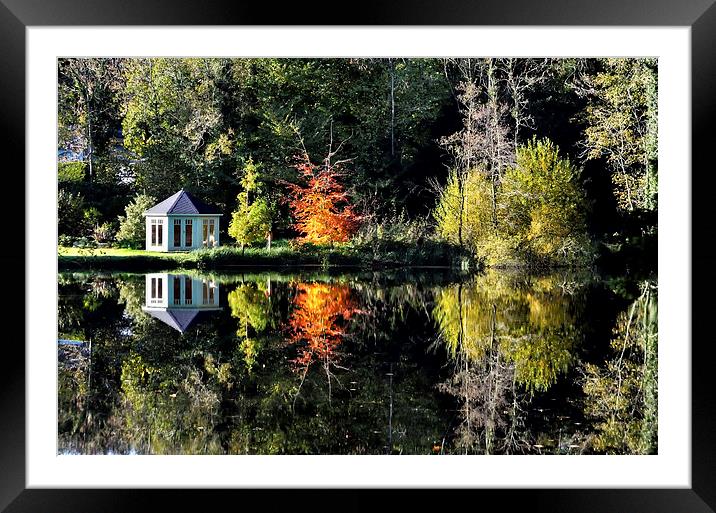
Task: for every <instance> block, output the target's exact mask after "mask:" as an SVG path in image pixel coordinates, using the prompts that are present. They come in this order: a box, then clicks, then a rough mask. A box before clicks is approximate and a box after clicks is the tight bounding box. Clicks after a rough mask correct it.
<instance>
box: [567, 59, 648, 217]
mask: <svg viewBox="0 0 716 513" xmlns="http://www.w3.org/2000/svg"><path fill="white" fill-rule="evenodd" d="M600 64H601V65H602V68H603V69H602V71H600V72H598V73H596V74H593V75H591V74H585V75H584V76H583V82H584V84H583V85H582V87H581V88H580V89H579V91H580V93H581V94H582V95H584V96H586V97H587V99H588V102H589V103H588V104H587V107H586V109H585V112H584V118H585V121H586V123H587V127H586V129H585V131H584V140H583V144H584V147H585V151H584V156H585V157H586V158H587V159H600V158H601V159H605V161H606V163H607V166H608V169H609V171H610V172H611V174H612V181H613V184H614V195H615V197H616V199H617V204H618V206H619V208H620V209H623V210H626V211H629V212H631V211H634V210H636V209H641V210H655V209H656V201H657V197H656V195H657V128H658V124H657V116H658V102H657V60H656V59H654V58H643V59H618V58H611V59H602V60H601V61H600Z"/></svg>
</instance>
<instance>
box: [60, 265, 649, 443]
mask: <svg viewBox="0 0 716 513" xmlns="http://www.w3.org/2000/svg"><path fill="white" fill-rule="evenodd" d="M58 290H59V297H58V346H57V347H58V453H60V454H108V453H111V454H423V455H428V454H431V455H442V454H595V453H597V454H604V453H608V454H653V453H656V451H657V436H656V432H657V426H656V413H657V412H656V403H657V390H656V382H657V376H656V368H657V358H656V355H657V352H656V347H657V335H656V318H657V309H656V304H657V301H656V298H657V294H656V284H655V283H654V282H638V283H637V282H633V281H630V280H629V279H627V278H625V277H609V278H602V277H599V276H597V275H595V274H594V273H591V272H584V273H576V272H571V271H559V272H555V273H551V274H543V275H530V274H521V273H515V272H507V271H497V270H490V271H487V272H485V273H481V274H477V275H471V276H456V275H454V274H453V273H451V272H449V271H447V270H422V271H413V272H410V273H407V272H399V271H396V272H376V273H372V272H337V271H331V272H325V271H318V270H317V271H301V272H295V273H277V272H245V273H226V274H201V273H195V272H185V273H182V272H171V273H148V274H131V273H106V272H105V273H100V272H84V273H60V274H59V275H58Z"/></svg>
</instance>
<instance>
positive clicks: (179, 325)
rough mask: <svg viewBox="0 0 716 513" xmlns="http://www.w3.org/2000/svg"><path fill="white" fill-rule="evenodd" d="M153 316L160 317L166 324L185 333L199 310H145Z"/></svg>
mask: <svg viewBox="0 0 716 513" xmlns="http://www.w3.org/2000/svg"><path fill="white" fill-rule="evenodd" d="M145 311H146V312H147V313H148V314H149V315H151V316H152V317H154V318H156V319H159V320H160V321H162V322H163V323H164V324H167V325H168V326H171V327H172V328H174V329H175V330H177V331H178V332H180V333H184V332H185V331H186V330H187V329H188V328H189V326H190V325H191V324H192V323H193V322H194V321H195V320H196V318H197V316H198V315H199V311H198V310H195V309H191V310H179V309H167V310H145Z"/></svg>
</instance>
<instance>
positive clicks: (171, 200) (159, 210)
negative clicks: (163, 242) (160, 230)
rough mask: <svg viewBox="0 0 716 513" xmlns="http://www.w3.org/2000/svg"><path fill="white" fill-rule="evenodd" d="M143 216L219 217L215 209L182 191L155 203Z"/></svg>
mask: <svg viewBox="0 0 716 513" xmlns="http://www.w3.org/2000/svg"><path fill="white" fill-rule="evenodd" d="M144 214H145V215H146V214H153V215H167V214H176V215H187V214H216V215H220V213H219V210H218V209H217V208H216V207H213V206H211V205H208V204H206V203H204V202H203V201H201V200H200V199H198V198H196V197H194V195H192V194H189V193H188V192H186V191H185V190H184V189H182V190H180V191H179V192H177V193H176V194H173V195H171V196H169V197H168V198H167V199H165V200H164V201H162V202H161V203H157V204H156V205H154V206H153V207H152V208H150V209H148V210H146V211H145V212H144Z"/></svg>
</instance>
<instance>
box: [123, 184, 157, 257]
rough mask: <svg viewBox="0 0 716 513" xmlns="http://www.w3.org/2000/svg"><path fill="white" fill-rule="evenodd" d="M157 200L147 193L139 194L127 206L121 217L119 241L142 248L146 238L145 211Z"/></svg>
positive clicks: (128, 245) (125, 245)
mask: <svg viewBox="0 0 716 513" xmlns="http://www.w3.org/2000/svg"><path fill="white" fill-rule="evenodd" d="M156 202H157V200H156V199H155V198H154V197H153V196H149V195H147V194H137V195H136V196H135V197H134V199H133V200H132V201H131V202H130V203H129V204H128V205H127V206H126V207H125V215H124V216H120V217H119V231H118V232H117V242H118V243H119V244H120V245H121V246H124V247H129V248H141V247H143V246H144V243H145V240H146V225H145V220H144V215H143V214H144V212H145V211H146V210H148V209H149V208H151V207H152V206H154V205H155V204H156Z"/></svg>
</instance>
